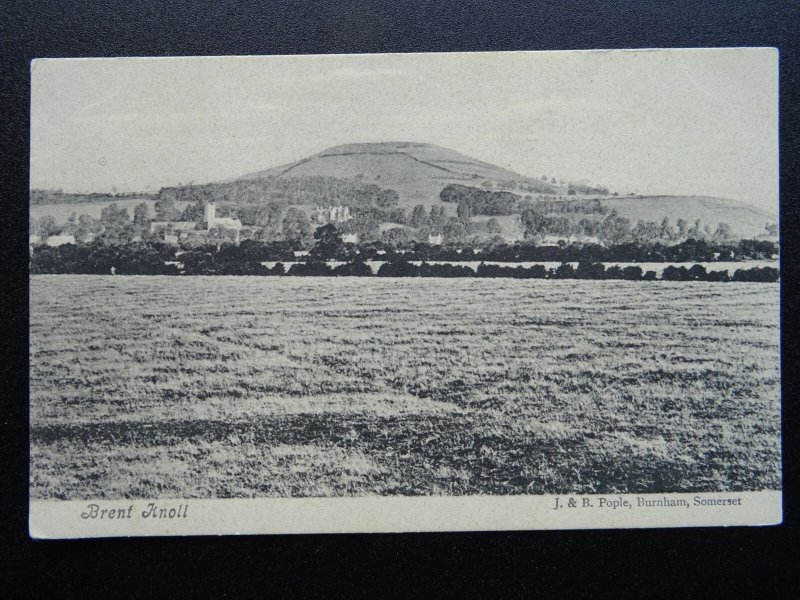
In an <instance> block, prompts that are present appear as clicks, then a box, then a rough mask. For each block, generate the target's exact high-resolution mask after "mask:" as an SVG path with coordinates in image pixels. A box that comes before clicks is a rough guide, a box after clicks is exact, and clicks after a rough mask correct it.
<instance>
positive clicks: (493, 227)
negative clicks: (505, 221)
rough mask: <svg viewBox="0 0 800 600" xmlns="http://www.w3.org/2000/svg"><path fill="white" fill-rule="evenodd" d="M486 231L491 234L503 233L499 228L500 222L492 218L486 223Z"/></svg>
mask: <svg viewBox="0 0 800 600" xmlns="http://www.w3.org/2000/svg"><path fill="white" fill-rule="evenodd" d="M486 231H487V232H488V233H492V234H497V233H503V228H502V227H501V226H500V221H498V220H497V219H495V218H494V217H492V218H491V219H489V220H488V221H486Z"/></svg>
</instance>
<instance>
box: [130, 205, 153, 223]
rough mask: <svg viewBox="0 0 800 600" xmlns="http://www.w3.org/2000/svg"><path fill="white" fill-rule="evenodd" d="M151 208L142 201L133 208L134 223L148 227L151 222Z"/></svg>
mask: <svg viewBox="0 0 800 600" xmlns="http://www.w3.org/2000/svg"><path fill="white" fill-rule="evenodd" d="M149 212H150V209H149V208H148V206H147V204H146V203H145V202H141V203H139V204H137V205H136V208H134V209H133V224H134V225H136V226H137V227H139V228H146V227H147V226H148V224H149V223H150V215H149Z"/></svg>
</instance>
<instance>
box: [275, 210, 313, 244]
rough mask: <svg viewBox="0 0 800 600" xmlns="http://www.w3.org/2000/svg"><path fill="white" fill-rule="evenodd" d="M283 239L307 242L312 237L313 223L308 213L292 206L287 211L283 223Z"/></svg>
mask: <svg viewBox="0 0 800 600" xmlns="http://www.w3.org/2000/svg"><path fill="white" fill-rule="evenodd" d="M281 230H282V232H283V239H285V240H287V241H292V242H307V241H308V240H309V238H310V237H311V223H310V222H309V220H308V217H307V216H306V213H305V212H303V211H302V210H300V209H299V208H295V207H291V208H289V210H287V211H286V215H285V216H284V217H283V223H282V225H281Z"/></svg>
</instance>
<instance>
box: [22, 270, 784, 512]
mask: <svg viewBox="0 0 800 600" xmlns="http://www.w3.org/2000/svg"><path fill="white" fill-rule="evenodd" d="M30 352H31V357H30V359H31V488H30V489H31V497H32V498H63V499H82V498H123V497H125V498H168V497H185V498H190V497H196V498H209V497H220V498H226V497H264V496H342V495H365V494H380V495H388V494H406V495H417V494H454V495H458V494H525V493H528V494H543V493H559V494H563V493H610V492H677V491H690V490H692V491H694V490H697V491H717V490H726V491H737V490H763V489H780V485H781V484H780V371H779V333H778V285H777V284H747V283H739V284H736V285H732V284H713V283H669V282H637V283H628V282H621V281H534V280H525V281H520V280H512V279H502V280H481V279H461V280H457V281H456V280H445V279H401V280H396V279H370V280H360V279H357V278H352V279H351V278H341V279H318V278H249V277H230V278H229V277H213V278H207V277H192V278H167V277H110V276H109V277H105V276H33V277H31V341H30Z"/></svg>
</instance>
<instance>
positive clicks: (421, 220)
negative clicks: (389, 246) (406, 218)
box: [411, 204, 428, 228]
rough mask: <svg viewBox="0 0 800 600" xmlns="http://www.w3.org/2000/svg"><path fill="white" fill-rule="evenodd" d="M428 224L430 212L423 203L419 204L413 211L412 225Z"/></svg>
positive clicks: (422, 225) (421, 225) (423, 225)
mask: <svg viewBox="0 0 800 600" xmlns="http://www.w3.org/2000/svg"><path fill="white" fill-rule="evenodd" d="M427 224H428V213H427V211H426V210H425V207H424V206H423V205H422V204H417V205H416V206H415V207H414V210H413V211H412V212H411V226H412V227H417V228H419V227H425V226H426V225H427Z"/></svg>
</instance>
